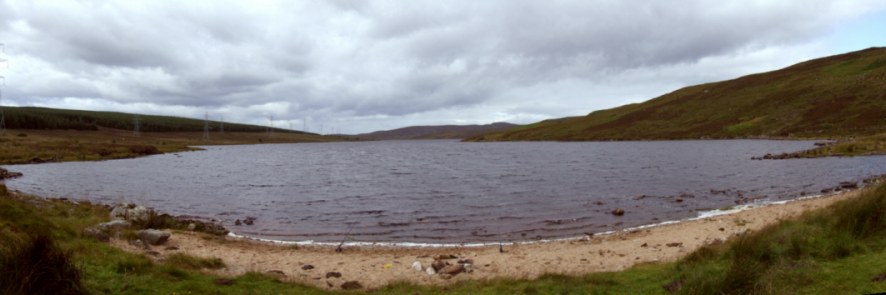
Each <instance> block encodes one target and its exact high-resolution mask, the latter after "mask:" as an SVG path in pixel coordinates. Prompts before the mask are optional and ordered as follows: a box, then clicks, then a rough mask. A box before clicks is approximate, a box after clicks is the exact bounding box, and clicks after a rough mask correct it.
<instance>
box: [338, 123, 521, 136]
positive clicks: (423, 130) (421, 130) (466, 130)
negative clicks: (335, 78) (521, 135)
mask: <svg viewBox="0 0 886 295" xmlns="http://www.w3.org/2000/svg"><path fill="white" fill-rule="evenodd" d="M517 126H520V125H516V124H511V123H505V122H498V123H492V124H486V125H440V126H411V127H404V128H398V129H393V130H385V131H376V132H372V133H364V134H358V135H354V136H352V137H353V138H356V139H358V140H408V139H463V138H468V137H474V136H478V135H482V134H486V133H490V132H498V131H504V130H510V129H513V128H514V127H517Z"/></svg>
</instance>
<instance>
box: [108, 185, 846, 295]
mask: <svg viewBox="0 0 886 295" xmlns="http://www.w3.org/2000/svg"><path fill="white" fill-rule="evenodd" d="M858 194H859V193H858V192H857V191H854V192H848V193H843V194H838V195H832V196H827V197H821V198H814V199H805V200H798V201H793V202H789V203H786V204H777V205H768V206H763V207H757V208H753V209H748V210H745V211H741V212H737V213H733V214H728V215H720V216H714V217H708V218H703V219H696V220H691V221H685V222H680V223H673V224H666V225H659V226H653V227H649V228H644V229H640V230H630V231H621V232H616V233H613V234H609V235H605V236H595V237H592V238H589V239H586V240H572V241H553V242H544V243H530V244H518V245H510V246H508V245H506V246H505V247H504V250H505V252H504V253H500V252H499V247H497V246H494V247H449V248H403V247H371V246H361V247H345V248H344V251H342V252H341V253H337V252H335V249H334V247H325V246H298V247H295V246H285V245H278V244H271V243H265V242H256V241H251V240H246V239H237V238H231V237H225V238H218V237H209V236H205V235H202V234H196V233H190V232H175V233H174V234H173V235H172V237H171V238H170V239H169V242H167V244H166V245H163V246H155V247H153V249H151V251H153V253H152V254H151V255H148V256H149V257H152V258H153V259H155V260H158V261H162V260H163V259H164V258H165V257H166V256H168V255H169V254H172V253H177V252H182V253H187V254H190V255H194V256H199V257H217V258H221V259H222V260H224V262H225V264H226V265H227V268H225V269H222V270H218V271H214V273H217V274H221V275H230V276H236V275H240V274H243V273H246V272H260V273H270V274H274V273H276V274H277V275H279V276H280V277H281V279H283V280H286V281H293V282H299V283H303V284H306V285H311V286H316V287H320V288H328V289H338V288H340V287H341V285H342V284H343V283H344V282H346V281H352V280H355V281H358V282H359V283H360V284H361V285H362V286H363V287H364V288H370V289H372V288H379V287H382V286H385V285H388V284H391V283H394V282H400V281H408V282H413V283H416V284H425V285H445V284H451V283H453V282H458V281H462V280H485V279H494V278H521V279H533V278H537V277H539V276H541V275H543V274H566V275H582V274H587V273H591V272H605V271H619V270H624V269H626V268H629V267H631V266H633V265H635V264H639V263H657V262H671V261H676V260H678V259H680V258H682V257H684V256H685V255H687V254H689V253H691V252H692V251H694V250H696V249H698V248H699V247H701V246H703V245H706V244H709V243H712V242H714V241H716V240H727V239H729V238H730V237H734V236H735V235H736V234H739V233H743V232H745V231H748V230H751V231H754V230H759V229H761V228H763V227H764V226H767V225H770V224H773V223H775V222H778V221H780V220H783V219H787V218H792V217H795V216H798V215H799V214H801V213H803V212H806V211H809V210H814V209H818V208H823V207H826V206H828V205H831V204H833V203H834V202H837V201H840V200H845V199H849V198H853V197H855V196H857V195H858ZM631 214H642V213H639V212H629V213H628V214H626V215H625V216H624V217H623V218H630V215H631ZM112 244H113V245H115V246H117V247H119V248H122V249H124V250H126V251H129V252H133V253H145V251H146V250H144V249H139V248H137V247H134V246H132V245H129V244H128V243H126V242H125V241H120V240H114V241H112ZM174 248H177V249H175V250H172V249H174ZM444 254H451V255H455V256H457V257H459V259H472V260H473V261H474V267H475V270H474V271H473V272H472V273H462V274H459V275H456V276H454V277H452V278H450V279H444V278H443V277H441V276H439V275H428V274H427V273H425V272H424V271H416V270H413V269H412V264H413V262H414V261H419V262H421V264H422V265H423V266H424V267H427V266H428V265H429V264H430V263H431V262H432V261H433V257H434V256H436V255H444ZM452 263H455V260H452ZM305 265H311V266H313V268H308V267H305ZM328 272H339V273H341V274H342V276H341V277H329V278H327V276H326V274H327V273H328Z"/></svg>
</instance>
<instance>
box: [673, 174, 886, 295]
mask: <svg viewBox="0 0 886 295" xmlns="http://www.w3.org/2000/svg"><path fill="white" fill-rule="evenodd" d="M875 261H879V262H883V261H886V185H880V186H879V187H878V188H877V189H875V190H870V191H868V192H866V193H865V194H864V195H862V196H860V197H858V198H856V199H853V200H849V201H844V202H840V203H838V204H835V205H834V206H832V207H830V208H826V209H823V210H819V211H814V212H810V213H807V214H804V215H803V216H801V217H800V218H797V219H794V220H788V221H784V222H781V223H778V224H776V225H773V226H770V227H767V228H765V229H763V230H760V231H758V232H755V233H753V234H747V235H745V236H742V237H740V238H738V239H736V240H734V241H732V242H730V243H728V244H724V245H718V246H707V247H704V248H702V249H700V250H698V251H696V252H694V253H693V254H692V255H690V256H689V257H687V258H685V259H683V260H682V261H680V262H679V263H677V264H676V265H675V267H674V273H675V274H676V275H675V279H680V280H682V281H683V283H684V287H683V289H682V290H681V292H682V293H684V294H821V293H844V294H850V293H852V294H858V293H861V292H871V291H878V292H882V291H886V282H884V283H877V282H872V281H871V278H872V277H874V276H877V275H879V274H881V273H883V272H884V271H886V264H882V263H879V264H878V263H873V262H875ZM861 262H864V263H861ZM847 282H852V284H847Z"/></svg>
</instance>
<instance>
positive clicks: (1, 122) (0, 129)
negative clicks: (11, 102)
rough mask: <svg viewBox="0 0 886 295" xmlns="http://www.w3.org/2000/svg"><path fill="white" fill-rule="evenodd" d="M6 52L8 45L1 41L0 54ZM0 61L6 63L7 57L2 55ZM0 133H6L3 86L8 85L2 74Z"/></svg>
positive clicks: (0, 84) (0, 77) (0, 78)
mask: <svg viewBox="0 0 886 295" xmlns="http://www.w3.org/2000/svg"><path fill="white" fill-rule="evenodd" d="M5 53H6V46H5V44H3V43H0V54H5ZM0 63H2V64H6V59H4V58H3V57H2V56H0ZM0 80H2V81H0V134H6V114H4V113H3V86H6V77H3V76H0Z"/></svg>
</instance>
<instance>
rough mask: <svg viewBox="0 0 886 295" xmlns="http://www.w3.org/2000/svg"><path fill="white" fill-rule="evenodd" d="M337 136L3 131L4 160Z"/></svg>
mask: <svg viewBox="0 0 886 295" xmlns="http://www.w3.org/2000/svg"><path fill="white" fill-rule="evenodd" d="M336 140H340V139H339V138H336V137H330V136H320V135H316V134H305V133H296V132H273V133H268V132H225V133H219V132H213V133H211V134H209V139H203V132H142V133H141V134H140V135H139V136H136V135H135V134H133V132H132V131H128V130H117V129H106V128H101V129H98V130H16V129H9V130H6V132H4V133H0V164H25V163H42V162H65V161H94V160H107V159H120V158H132V157H139V156H146V155H152V154H159V153H171V152H182V151H189V150H193V149H194V148H192V146H197V145H226V144H258V143H295V142H326V141H336Z"/></svg>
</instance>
